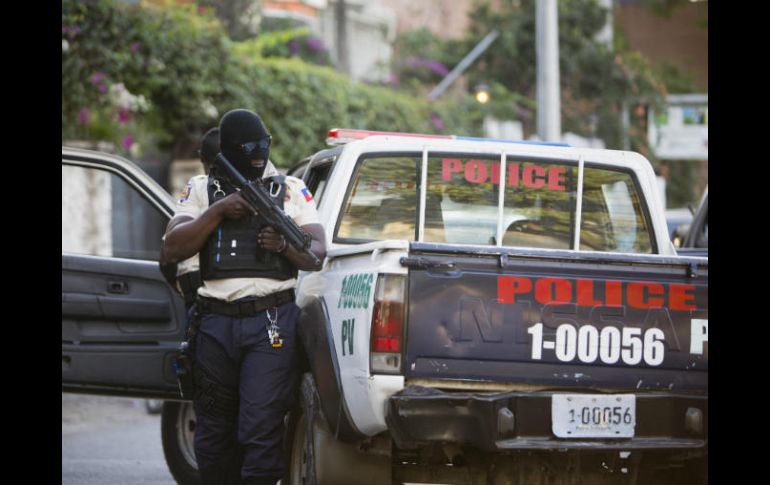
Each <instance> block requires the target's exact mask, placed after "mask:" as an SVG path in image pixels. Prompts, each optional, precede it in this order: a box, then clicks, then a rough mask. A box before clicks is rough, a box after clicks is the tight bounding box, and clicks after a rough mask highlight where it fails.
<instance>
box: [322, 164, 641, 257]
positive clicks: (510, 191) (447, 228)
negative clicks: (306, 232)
mask: <svg viewBox="0 0 770 485" xmlns="http://www.w3.org/2000/svg"><path fill="white" fill-rule="evenodd" d="M426 169H427V170H426V181H427V183H426V191H425V211H424V224H423V225H422V227H420V225H419V221H420V185H421V182H422V154H415V155H412V156H401V155H400V156H387V155H383V156H367V157H362V159H361V160H359V163H358V166H357V168H356V171H355V175H354V177H353V180H352V185H351V187H350V189H349V192H348V194H347V197H346V200H345V203H344V205H343V210H342V214H341V216H340V220H339V222H338V224H337V228H336V232H335V241H337V242H368V241H375V240H384V239H406V240H409V241H418V240H422V241H424V242H437V243H451V244H469V245H489V246H498V245H502V246H518V247H533V248H550V249H574V248H575V239H576V238H575V228H576V218H577V217H578V211H577V201H578V198H577V189H578V166H577V164H570V163H564V162H547V161H540V160H538V161H526V160H514V159H507V160H506V164H505V169H503V168H502V164H501V160H500V157H499V156H498V155H490V156H479V155H472V156H460V155H457V154H451V155H450V154H447V155H444V154H433V153H431V154H430V156H429V157H428V163H427V167H426ZM501 179H502V180H503V181H504V183H503V184H502V187H503V192H504V193H503V194H502V195H503V200H502V218H500V217H499V214H500V207H501V206H500V190H501V189H500V187H501V183H500V181H501ZM642 207H643V205H642V201H641V199H640V195H639V191H638V190H637V187H636V184H635V183H634V179H633V177H632V176H631V174H630V173H627V172H623V171H619V170H609V169H606V168H598V167H595V166H590V165H586V166H585V167H584V173H583V197H582V207H581V212H580V237H579V249H581V250H586V251H609V252H627V253H651V252H652V249H653V246H652V238H651V234H650V227H649V224H648V222H647V219H646V218H645V215H644V211H643V210H642ZM498 224H500V226H499V227H498ZM421 229H422V234H421V231H420V230H421ZM498 238H499V239H501V241H500V242H498Z"/></svg>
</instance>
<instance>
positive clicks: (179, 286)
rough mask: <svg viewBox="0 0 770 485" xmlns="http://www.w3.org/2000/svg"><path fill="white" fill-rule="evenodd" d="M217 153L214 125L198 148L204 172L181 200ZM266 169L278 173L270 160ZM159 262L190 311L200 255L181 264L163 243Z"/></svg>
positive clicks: (198, 270) (206, 173)
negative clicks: (172, 261)
mask: <svg viewBox="0 0 770 485" xmlns="http://www.w3.org/2000/svg"><path fill="white" fill-rule="evenodd" d="M217 153H219V127H218V126H214V127H212V128H210V129H209V130H208V131H206V133H204V134H203V137H201V142H200V148H199V149H198V155H199V156H200V161H201V165H203V172H204V174H203V175H196V176H195V177H193V180H191V181H189V182H188V183H187V185H185V187H184V189H182V194H181V195H180V199H181V200H180V202H181V201H182V200H186V199H187V198H188V197H189V194H190V189H191V188H192V185H193V181H197V182H195V183H200V181H199V179H206V178H207V177H208V173H209V170H210V169H211V165H213V163H214V158H215V157H216V156H217ZM265 171H266V173H268V174H269V175H273V174H277V173H278V172H277V171H276V170H275V167H274V166H273V164H272V163H271V162H270V161H269V160H268V162H267V167H266V169H265ZM159 264H160V271H161V273H163V276H164V277H165V278H166V281H167V282H168V284H169V285H171V287H172V288H174V289H175V290H176V291H177V292H178V293H179V294H180V295H182V297H183V298H184V303H185V308H187V310H188V311H189V310H190V308H191V307H192V305H193V303H194V302H195V298H196V297H197V295H198V288H200V286H201V284H202V281H201V273H200V269H199V268H200V263H199V260H198V255H197V254H195V255H194V256H193V257H191V258H188V259H186V260H184V261H181V262H179V264H176V263H171V262H169V261H168V258H167V257H166V252H165V244H164V245H161V249H160V260H159Z"/></svg>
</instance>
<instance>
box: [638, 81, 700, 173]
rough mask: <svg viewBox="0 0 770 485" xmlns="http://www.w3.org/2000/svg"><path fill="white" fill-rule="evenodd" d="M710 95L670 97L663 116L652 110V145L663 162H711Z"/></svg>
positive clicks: (650, 125) (649, 130) (650, 129)
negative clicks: (709, 144)
mask: <svg viewBox="0 0 770 485" xmlns="http://www.w3.org/2000/svg"><path fill="white" fill-rule="evenodd" d="M708 113H709V108H708V95H702V94H687V95H674V96H669V97H668V106H667V108H666V110H665V112H663V113H656V112H655V111H654V110H650V118H649V123H648V136H649V140H648V141H649V143H650V146H651V147H652V148H653V150H655V155H656V156H657V157H658V158H660V159H661V160H708V158H709V151H708V139H709V125H708Z"/></svg>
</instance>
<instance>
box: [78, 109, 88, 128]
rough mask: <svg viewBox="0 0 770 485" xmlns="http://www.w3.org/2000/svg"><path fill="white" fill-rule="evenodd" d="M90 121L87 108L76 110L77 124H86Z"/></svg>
mask: <svg viewBox="0 0 770 485" xmlns="http://www.w3.org/2000/svg"><path fill="white" fill-rule="evenodd" d="M90 123H91V110H89V109H88V108H82V109H81V110H80V111H78V124H79V125H88V124H90Z"/></svg>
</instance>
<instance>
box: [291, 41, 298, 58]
mask: <svg viewBox="0 0 770 485" xmlns="http://www.w3.org/2000/svg"><path fill="white" fill-rule="evenodd" d="M289 52H291V55H293V56H295V55H297V54H298V53H299V42H297V39H293V40H292V41H291V42H289Z"/></svg>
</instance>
